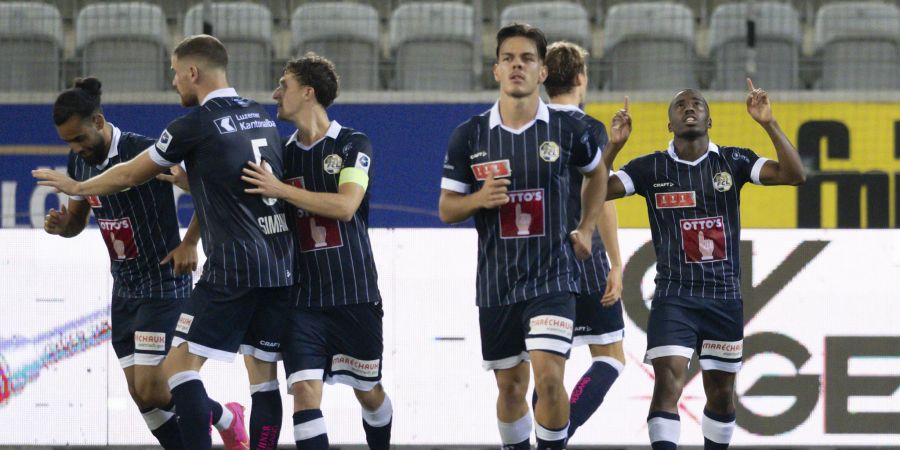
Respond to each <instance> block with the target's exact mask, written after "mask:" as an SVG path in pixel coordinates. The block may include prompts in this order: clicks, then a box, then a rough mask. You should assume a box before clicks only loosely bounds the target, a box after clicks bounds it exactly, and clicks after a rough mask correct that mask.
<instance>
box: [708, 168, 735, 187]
mask: <svg viewBox="0 0 900 450" xmlns="http://www.w3.org/2000/svg"><path fill="white" fill-rule="evenodd" d="M712 183H713V187H714V188H715V189H716V190H717V191H719V192H726V191H728V190H729V189H731V186H732V185H733V184H734V181H732V179H731V174H730V173H728V172H719V173H717V174H715V175H713V180H712Z"/></svg>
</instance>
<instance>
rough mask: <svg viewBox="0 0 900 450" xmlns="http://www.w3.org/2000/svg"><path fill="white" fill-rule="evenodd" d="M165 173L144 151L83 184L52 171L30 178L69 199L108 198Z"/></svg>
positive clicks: (33, 174) (163, 168) (36, 173)
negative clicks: (85, 197) (67, 196)
mask: <svg viewBox="0 0 900 450" xmlns="http://www.w3.org/2000/svg"><path fill="white" fill-rule="evenodd" d="M165 170H166V168H165V167H163V166H160V165H159V164H156V163H155V162H153V160H152V159H150V154H149V153H148V150H144V151H143V152H141V154H140V155H138V156H137V157H135V158H133V159H131V160H129V161H127V162H123V163H119V164H116V165H115V166H113V167H112V168H110V169H109V170H107V171H106V172H103V173H102V174H100V175H98V176H96V177H94V178H91V179H89V180H85V181H81V182H78V181H75V180H73V179H72V178H69V176H68V175H66V174H64V173H62V172H57V171H55V170H52V169H38V170H32V171H31V176H33V177H35V178H37V179H38V180H40V181H38V183H37V184H38V185H40V186H49V187H52V188H54V189H56V191H57V192H64V193H66V194H69V195H81V196H83V195H108V194H114V193H116V192H121V191H124V190H125V189H128V188H130V187H132V186H137V185H139V184H142V183H146V182H147V181H149V180H150V179H152V178H153V177H155V176H157V175H159V174H160V173H162V172H164V171H165Z"/></svg>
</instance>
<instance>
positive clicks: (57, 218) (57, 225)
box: [44, 205, 69, 235]
mask: <svg viewBox="0 0 900 450" xmlns="http://www.w3.org/2000/svg"><path fill="white" fill-rule="evenodd" d="M59 209H60V210H59V211H57V210H55V209H53V208H50V211H47V215H46V216H44V231H46V232H47V233H49V234H56V235H60V234H62V233H63V231H65V230H66V223H67V222H68V221H69V211H68V210H67V209H66V205H61V206H60V207H59Z"/></svg>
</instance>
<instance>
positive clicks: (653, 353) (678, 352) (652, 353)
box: [644, 345, 694, 364]
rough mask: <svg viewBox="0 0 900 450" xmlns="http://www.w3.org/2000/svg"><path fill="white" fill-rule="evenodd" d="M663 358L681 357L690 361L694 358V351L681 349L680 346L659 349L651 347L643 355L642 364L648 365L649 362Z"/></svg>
mask: <svg viewBox="0 0 900 450" xmlns="http://www.w3.org/2000/svg"><path fill="white" fill-rule="evenodd" d="M663 356H682V357H685V358H687V359H688V361H690V360H691V357H692V356H694V349H692V348H690V347H682V346H680V345H661V346H659V347H653V348H650V349H647V353H646V354H644V363H645V364H650V361H653V360H654V359H656V358H661V357H663Z"/></svg>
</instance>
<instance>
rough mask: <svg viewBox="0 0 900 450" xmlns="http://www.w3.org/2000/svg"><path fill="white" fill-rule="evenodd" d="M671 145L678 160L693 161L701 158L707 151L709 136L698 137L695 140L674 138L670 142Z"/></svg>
mask: <svg viewBox="0 0 900 450" xmlns="http://www.w3.org/2000/svg"><path fill="white" fill-rule="evenodd" d="M672 145H673V146H674V147H675V154H676V155H678V158H679V159H683V160H685V161H694V160H696V159H697V158H699V157H701V156H703V155H704V154H705V153H706V151H707V150H708V149H709V135H708V134H707V135H703V136H698V137H697V138H696V139H685V138H682V137H677V136H676V137H675V138H674V139H673V140H672Z"/></svg>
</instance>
